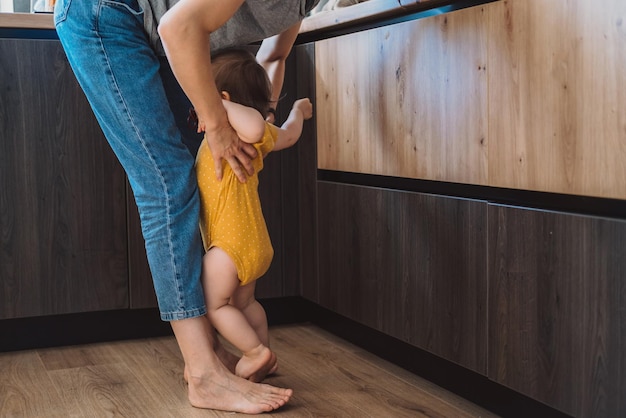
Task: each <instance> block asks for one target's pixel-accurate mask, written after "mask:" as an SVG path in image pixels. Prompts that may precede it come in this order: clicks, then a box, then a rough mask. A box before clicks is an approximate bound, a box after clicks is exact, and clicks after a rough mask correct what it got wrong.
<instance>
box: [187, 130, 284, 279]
mask: <svg viewBox="0 0 626 418" xmlns="http://www.w3.org/2000/svg"><path fill="white" fill-rule="evenodd" d="M277 137H278V129H277V128H276V126H274V125H272V124H270V123H266V124H265V134H264V135H263V139H262V140H261V141H260V142H257V143H256V144H253V145H254V147H255V148H256V149H257V151H258V153H259V155H258V156H257V157H256V158H255V159H254V160H253V161H252V164H253V166H254V175H253V176H250V177H248V181H247V182H246V183H241V182H239V180H238V179H237V176H235V173H234V172H233V171H232V169H231V168H230V166H229V165H228V163H227V162H225V161H224V162H223V168H224V175H223V178H222V181H221V182H220V181H217V179H216V178H215V165H214V163H213V156H212V154H211V150H210V148H209V146H208V144H207V142H206V140H204V141H202V144H201V145H200V149H199V150H198V156H197V157H196V175H197V176H198V189H199V192H200V203H201V211H200V231H201V233H202V241H203V243H204V248H205V250H206V251H208V250H209V249H211V248H212V247H219V248H221V249H222V250H223V251H225V252H226V253H227V254H228V255H229V256H230V258H231V259H232V260H233V262H234V263H235V266H236V267H237V274H238V276H239V280H240V282H241V285H242V286H243V285H245V284H248V283H250V282H252V281H254V280H256V279H258V278H259V277H261V276H262V275H263V274H265V272H266V271H267V270H268V269H269V267H270V263H271V262H272V257H273V256H274V249H273V248H272V242H271V241H270V236H269V233H268V232H267V226H266V225H265V218H263V212H262V211H261V201H260V200H259V192H258V186H259V177H258V173H259V171H261V170H262V169H263V158H264V157H265V156H266V155H267V154H268V153H269V152H270V151H271V150H272V149H273V148H274V144H275V143H276V139H277Z"/></svg>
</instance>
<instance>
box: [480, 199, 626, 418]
mask: <svg viewBox="0 0 626 418" xmlns="http://www.w3.org/2000/svg"><path fill="white" fill-rule="evenodd" d="M488 212H489V216H488V218H489V228H488V229H489V256H490V257H489V313H488V317H489V377H490V378H491V379H493V380H494V381H496V382H498V383H501V384H503V385H506V386H508V387H510V388H512V389H514V390H516V391H519V392H521V393H524V394H525V395H527V396H530V397H531V398H534V399H537V400H539V401H541V402H544V403H546V404H549V405H552V406H554V407H556V408H558V409H560V410H562V411H564V412H566V413H568V414H571V415H573V416H585V417H618V416H624V415H625V414H626V398H625V397H624V396H623V395H624V393H626V310H625V309H624V307H625V306H626V257H624V249H625V248H626V221H625V220H616V219H607V218H599V217H592V216H581V215H575V214H567V213H559V212H548V211H539V210H529V209H524V208H518V207H509V206H502V205H489V209H488Z"/></svg>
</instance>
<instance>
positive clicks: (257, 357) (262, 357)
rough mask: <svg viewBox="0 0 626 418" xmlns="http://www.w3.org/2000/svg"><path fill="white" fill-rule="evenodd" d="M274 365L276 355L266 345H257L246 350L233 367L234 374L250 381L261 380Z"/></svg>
mask: <svg viewBox="0 0 626 418" xmlns="http://www.w3.org/2000/svg"><path fill="white" fill-rule="evenodd" d="M275 365H276V355H275V354H274V353H273V352H272V350H270V349H269V348H268V347H266V346H264V345H263V344H259V346H258V347H255V348H253V349H252V350H250V351H248V352H246V353H244V354H243V356H241V359H240V360H239V362H238V363H237V366H236V367H235V374H236V375H237V376H239V377H243V378H244V379H250V380H251V381H255V382H256V381H261V380H263V379H264V378H265V375H267V373H268V372H269V371H270V370H271V369H272V368H273V367H274V366H275Z"/></svg>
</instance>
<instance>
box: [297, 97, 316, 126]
mask: <svg viewBox="0 0 626 418" xmlns="http://www.w3.org/2000/svg"><path fill="white" fill-rule="evenodd" d="M293 108H294V109H298V110H299V111H300V112H302V116H303V117H304V120H307V119H311V118H312V117H313V105H312V104H311V101H310V100H309V99H308V97H307V98H304V99H300V100H296V102H295V103H294V104H293Z"/></svg>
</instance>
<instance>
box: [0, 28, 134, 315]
mask: <svg viewBox="0 0 626 418" xmlns="http://www.w3.org/2000/svg"><path fill="white" fill-rule="evenodd" d="M0 57H1V59H0V94H1V95H2V101H1V102H0V132H1V134H2V138H1V139H2V140H1V141H0V170H1V172H0V227H1V229H0V230H1V235H0V244H1V247H0V278H1V280H0V301H1V302H0V318H16V317H26V316H36V315H49V314H61V313H69V312H83V311H95V310H106V309H119V308H126V307H128V277H127V244H126V209H125V189H124V173H123V171H122V169H121V167H120V166H119V164H118V163H117V161H116V159H115V157H114V155H113V153H112V152H111V151H110V149H109V147H108V144H107V143H106V141H105V139H104V136H103V135H102V132H101V131H100V128H99V127H98V124H97V122H96V120H95V118H94V117H93V114H92V113H91V110H90V107H89V104H88V103H87V100H86V99H85V97H84V95H83V93H82V90H81V89H80V87H79V86H78V84H77V82H76V80H75V78H74V75H73V73H72V70H71V69H70V67H69V65H68V63H67V60H66V58H65V54H64V53H63V50H62V48H61V45H60V43H59V42H58V41H43V40H5V39H3V40H0Z"/></svg>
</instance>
